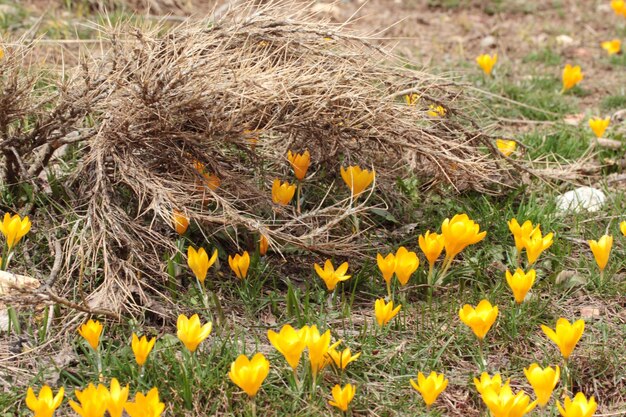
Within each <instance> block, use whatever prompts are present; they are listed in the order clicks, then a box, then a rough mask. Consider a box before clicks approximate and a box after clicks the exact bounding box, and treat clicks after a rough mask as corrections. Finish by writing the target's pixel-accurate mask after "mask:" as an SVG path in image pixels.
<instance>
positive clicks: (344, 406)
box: [328, 384, 356, 413]
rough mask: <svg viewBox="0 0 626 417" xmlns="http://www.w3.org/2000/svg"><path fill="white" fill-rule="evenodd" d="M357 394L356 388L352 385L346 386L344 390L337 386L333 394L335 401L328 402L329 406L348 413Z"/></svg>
mask: <svg viewBox="0 0 626 417" xmlns="http://www.w3.org/2000/svg"><path fill="white" fill-rule="evenodd" d="M355 393H356V387H355V386H354V385H352V384H346V386H345V387H343V388H341V386H339V385H335V386H334V387H333V390H332V392H331V394H332V396H333V399H332V400H330V401H328V404H330V405H332V406H333V407H337V408H338V409H340V410H341V411H343V412H344V413H345V412H346V411H348V407H349V406H350V402H352V399H353V398H354V394H355Z"/></svg>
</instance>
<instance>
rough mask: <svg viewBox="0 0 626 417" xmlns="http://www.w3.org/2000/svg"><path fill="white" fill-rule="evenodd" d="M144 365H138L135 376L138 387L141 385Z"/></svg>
mask: <svg viewBox="0 0 626 417" xmlns="http://www.w3.org/2000/svg"><path fill="white" fill-rule="evenodd" d="M144 370H145V368H144V366H143V365H139V376H138V378H137V385H138V386H139V387H141V386H143V374H144Z"/></svg>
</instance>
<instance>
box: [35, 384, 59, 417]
mask: <svg viewBox="0 0 626 417" xmlns="http://www.w3.org/2000/svg"><path fill="white" fill-rule="evenodd" d="M64 394H65V390H64V389H63V387H61V388H59V392H57V395H54V396H53V394H52V389H51V388H50V387H49V386H48V385H44V386H43V387H41V390H40V391H39V395H38V396H35V392H34V391H33V389H32V388H31V387H28V390H27V391H26V407H28V409H29V410H30V411H32V412H33V413H34V415H33V417H52V416H53V415H54V412H55V411H56V409H57V408H59V406H60V405H61V403H62V402H63V395H64Z"/></svg>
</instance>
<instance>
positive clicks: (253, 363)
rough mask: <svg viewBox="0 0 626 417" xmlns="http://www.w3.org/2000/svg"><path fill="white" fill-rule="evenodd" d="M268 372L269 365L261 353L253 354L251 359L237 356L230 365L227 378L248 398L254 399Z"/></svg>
mask: <svg viewBox="0 0 626 417" xmlns="http://www.w3.org/2000/svg"><path fill="white" fill-rule="evenodd" d="M269 372H270V363H269V361H268V360H267V359H265V356H263V354H262V353H257V354H255V355H254V356H253V357H252V359H248V357H247V356H246V355H239V356H238V357H237V359H236V360H235V361H234V362H233V363H232V364H231V365H230V372H229V373H228V377H229V378H230V380H231V381H233V383H235V385H237V386H238V387H239V388H241V389H242V390H243V391H244V392H245V393H246V394H248V396H250V397H254V396H255V395H256V394H257V392H258V391H259V388H261V384H263V381H265V378H267V375H268V374H269Z"/></svg>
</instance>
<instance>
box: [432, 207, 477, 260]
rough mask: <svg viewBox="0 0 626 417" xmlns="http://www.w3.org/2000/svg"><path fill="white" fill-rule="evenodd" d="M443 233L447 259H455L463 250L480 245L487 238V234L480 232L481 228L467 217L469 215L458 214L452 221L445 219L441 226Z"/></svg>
mask: <svg viewBox="0 0 626 417" xmlns="http://www.w3.org/2000/svg"><path fill="white" fill-rule="evenodd" d="M441 231H442V234H443V236H444V247H445V249H446V257H447V258H449V259H452V258H454V257H455V256H456V255H458V254H459V253H460V252H461V251H462V250H463V249H465V248H466V247H467V246H469V245H473V244H474V243H478V242H480V241H481V240H483V239H484V238H485V236H486V235H487V232H480V226H479V225H478V223H476V222H475V221H473V220H470V218H469V217H468V216H467V214H457V215H455V216H454V217H453V218H452V220H450V219H445V220H444V221H443V223H442V224H441Z"/></svg>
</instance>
